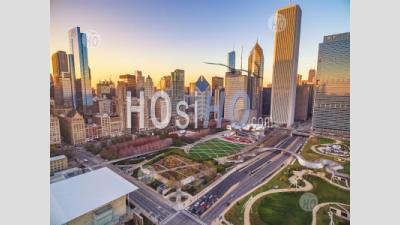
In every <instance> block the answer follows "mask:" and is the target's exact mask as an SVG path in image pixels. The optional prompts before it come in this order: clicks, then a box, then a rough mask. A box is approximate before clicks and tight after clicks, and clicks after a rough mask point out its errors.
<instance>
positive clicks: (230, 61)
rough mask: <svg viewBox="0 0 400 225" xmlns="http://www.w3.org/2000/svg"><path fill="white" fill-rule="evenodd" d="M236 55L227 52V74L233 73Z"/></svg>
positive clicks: (233, 52) (232, 52)
mask: <svg viewBox="0 0 400 225" xmlns="http://www.w3.org/2000/svg"><path fill="white" fill-rule="evenodd" d="M235 64H236V53H235V51H234V50H233V51H231V52H228V66H229V68H228V72H234V71H235V68H236V65H235Z"/></svg>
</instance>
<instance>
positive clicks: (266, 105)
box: [262, 87, 272, 116]
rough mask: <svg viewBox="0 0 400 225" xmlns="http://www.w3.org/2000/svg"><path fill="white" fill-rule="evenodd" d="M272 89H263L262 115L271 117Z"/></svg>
mask: <svg viewBox="0 0 400 225" xmlns="http://www.w3.org/2000/svg"><path fill="white" fill-rule="evenodd" d="M271 91H272V88H271V87H265V88H263V101H262V115H263V116H269V115H271Z"/></svg>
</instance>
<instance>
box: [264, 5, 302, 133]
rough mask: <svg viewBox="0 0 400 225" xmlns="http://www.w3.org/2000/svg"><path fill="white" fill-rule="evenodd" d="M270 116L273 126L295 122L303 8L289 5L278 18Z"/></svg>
mask: <svg viewBox="0 0 400 225" xmlns="http://www.w3.org/2000/svg"><path fill="white" fill-rule="evenodd" d="M275 18H277V19H276V21H277V24H276V27H278V28H282V29H276V30H275V37H274V59H273V73H272V102H271V116H272V120H273V122H274V123H276V124H278V125H280V126H286V127H290V126H292V124H293V122H294V114H295V102H296V75H297V63H298V57H299V42H300V24H301V9H300V7H299V6H298V5H290V6H287V7H284V8H282V9H279V10H278V11H277V12H276V15H275Z"/></svg>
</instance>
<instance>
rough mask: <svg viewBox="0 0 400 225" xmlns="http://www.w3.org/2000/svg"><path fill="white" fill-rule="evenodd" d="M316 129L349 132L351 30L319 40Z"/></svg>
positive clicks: (342, 134)
mask: <svg viewBox="0 0 400 225" xmlns="http://www.w3.org/2000/svg"><path fill="white" fill-rule="evenodd" d="M317 80H318V84H317V86H316V90H315V102H314V109H313V110H314V112H313V125H312V126H313V130H314V132H315V133H320V134H327V135H338V136H341V137H345V138H349V136H350V33H349V32H348V33H341V34H334V35H328V36H325V37H324V41H323V43H320V44H319V50H318V65H317Z"/></svg>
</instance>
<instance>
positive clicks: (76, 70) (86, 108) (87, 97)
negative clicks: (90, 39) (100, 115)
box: [68, 27, 93, 115]
mask: <svg viewBox="0 0 400 225" xmlns="http://www.w3.org/2000/svg"><path fill="white" fill-rule="evenodd" d="M68 35H69V44H70V53H71V55H72V56H71V65H73V67H72V68H73V70H71V71H72V72H71V73H72V74H73V76H74V77H75V79H76V84H75V89H76V94H77V109H78V111H80V112H82V113H83V114H85V115H86V114H91V112H90V106H92V105H93V99H92V98H93V96H92V85H91V74H90V68H89V63H88V50H87V39H86V34H85V33H81V30H80V27H74V28H72V29H70V30H69V32H68Z"/></svg>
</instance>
